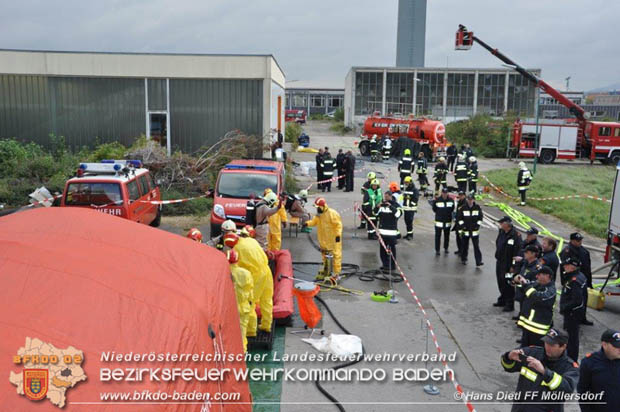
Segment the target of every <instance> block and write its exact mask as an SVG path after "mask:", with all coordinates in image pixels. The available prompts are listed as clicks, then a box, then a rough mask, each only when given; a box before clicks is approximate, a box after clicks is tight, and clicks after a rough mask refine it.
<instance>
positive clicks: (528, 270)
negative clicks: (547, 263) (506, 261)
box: [512, 245, 542, 320]
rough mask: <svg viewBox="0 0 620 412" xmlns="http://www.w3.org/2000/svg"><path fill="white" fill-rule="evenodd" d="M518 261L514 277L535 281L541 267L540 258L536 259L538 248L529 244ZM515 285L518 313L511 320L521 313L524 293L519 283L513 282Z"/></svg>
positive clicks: (517, 257)
mask: <svg viewBox="0 0 620 412" xmlns="http://www.w3.org/2000/svg"><path fill="white" fill-rule="evenodd" d="M519 258H521V256H515V259H519ZM521 259H522V260H520V261H519V262H518V263H519V272H518V273H516V272H515V277H516V276H517V274H518V275H521V277H523V278H525V279H526V280H527V281H528V282H534V281H536V274H537V273H538V271H539V270H540V269H541V268H542V265H541V264H540V259H538V249H537V248H536V246H534V245H529V246H527V247H526V248H525V250H524V251H523V257H522V258H521ZM513 284H514V285H515V300H516V301H517V302H519V304H520V305H521V306H520V309H519V314H518V315H517V316H515V317H513V318H512V319H513V320H518V319H519V316H520V315H521V314H522V313H521V309H522V308H523V299H524V298H525V294H524V291H523V286H522V285H521V284H520V283H517V282H514V281H513Z"/></svg>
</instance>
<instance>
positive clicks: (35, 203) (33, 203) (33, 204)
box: [24, 194, 62, 207]
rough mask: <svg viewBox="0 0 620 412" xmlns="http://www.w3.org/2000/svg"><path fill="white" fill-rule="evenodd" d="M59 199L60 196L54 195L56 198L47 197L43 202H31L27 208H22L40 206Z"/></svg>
mask: <svg viewBox="0 0 620 412" xmlns="http://www.w3.org/2000/svg"><path fill="white" fill-rule="evenodd" d="M61 197H62V194H60V195H56V196H52V197H47V198H45V199H43V200H39V201H37V202H32V203H30V204H29V205H28V206H24V207H33V206H36V205H40V204H41V203H45V202H49V201H52V202H53V201H54V200H56V199H59V198H61Z"/></svg>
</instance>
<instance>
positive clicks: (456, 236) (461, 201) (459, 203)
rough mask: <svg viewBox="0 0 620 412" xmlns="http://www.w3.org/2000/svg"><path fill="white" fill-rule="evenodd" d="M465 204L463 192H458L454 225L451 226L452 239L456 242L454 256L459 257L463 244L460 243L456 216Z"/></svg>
mask: <svg viewBox="0 0 620 412" xmlns="http://www.w3.org/2000/svg"><path fill="white" fill-rule="evenodd" d="M465 203H466V199H465V192H459V193H458V194H457V202H456V213H455V215H454V216H455V217H454V225H453V226H452V231H453V232H454V239H455V240H456V251H455V252H454V254H455V255H458V256H459V257H461V252H462V250H463V244H462V242H461V231H460V229H459V224H458V220H457V219H456V215H458V213H459V209H460V208H461V207H463V206H464V205H465Z"/></svg>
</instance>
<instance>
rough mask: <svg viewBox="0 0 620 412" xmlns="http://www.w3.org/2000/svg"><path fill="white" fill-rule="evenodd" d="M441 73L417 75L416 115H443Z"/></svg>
mask: <svg viewBox="0 0 620 412" xmlns="http://www.w3.org/2000/svg"><path fill="white" fill-rule="evenodd" d="M443 76H444V74H443V73H418V79H420V80H419V81H416V86H417V88H418V89H417V92H416V105H417V106H418V110H417V114H419V115H435V116H441V115H442V113H443Z"/></svg>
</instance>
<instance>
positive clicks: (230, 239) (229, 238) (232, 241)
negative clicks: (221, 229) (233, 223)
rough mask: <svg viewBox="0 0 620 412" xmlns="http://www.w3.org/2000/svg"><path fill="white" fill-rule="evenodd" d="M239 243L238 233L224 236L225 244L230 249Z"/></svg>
mask: <svg viewBox="0 0 620 412" xmlns="http://www.w3.org/2000/svg"><path fill="white" fill-rule="evenodd" d="M238 241H239V236H237V234H236V233H232V232H231V233H226V234H225V235H224V244H225V245H226V246H228V247H229V248H231V249H232V248H234V247H235V245H236V244H237V242H238Z"/></svg>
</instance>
